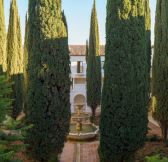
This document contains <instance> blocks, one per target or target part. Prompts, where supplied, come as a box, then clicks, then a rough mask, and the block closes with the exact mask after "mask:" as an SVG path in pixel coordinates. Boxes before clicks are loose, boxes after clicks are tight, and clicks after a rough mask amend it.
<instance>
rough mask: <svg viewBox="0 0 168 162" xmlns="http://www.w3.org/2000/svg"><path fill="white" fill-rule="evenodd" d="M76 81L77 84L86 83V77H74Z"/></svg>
mask: <svg viewBox="0 0 168 162" xmlns="http://www.w3.org/2000/svg"><path fill="white" fill-rule="evenodd" d="M74 83H75V84H86V79H85V78H74Z"/></svg>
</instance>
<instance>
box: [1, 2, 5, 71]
mask: <svg viewBox="0 0 168 162" xmlns="http://www.w3.org/2000/svg"><path fill="white" fill-rule="evenodd" d="M0 24H1V25H0V72H2V71H3V72H5V71H6V69H7V65H6V31H5V15H4V0H0Z"/></svg>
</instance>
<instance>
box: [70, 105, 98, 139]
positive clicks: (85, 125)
mask: <svg viewBox="0 0 168 162" xmlns="http://www.w3.org/2000/svg"><path fill="white" fill-rule="evenodd" d="M83 106H84V105H82V104H81V105H79V104H78V105H76V112H75V113H73V114H72V117H71V125H70V133H69V135H68V139H72V140H78V141H83V140H88V139H92V138H94V137H96V136H97V134H98V132H99V129H98V127H96V126H95V125H94V124H92V123H90V115H89V114H87V113H84V112H82V109H83Z"/></svg>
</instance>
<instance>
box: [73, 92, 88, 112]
mask: <svg viewBox="0 0 168 162" xmlns="http://www.w3.org/2000/svg"><path fill="white" fill-rule="evenodd" d="M85 105H86V98H85V96H84V95H82V94H78V95H76V96H75V97H74V110H75V111H76V107H77V106H81V107H82V110H83V111H84V110H85Z"/></svg>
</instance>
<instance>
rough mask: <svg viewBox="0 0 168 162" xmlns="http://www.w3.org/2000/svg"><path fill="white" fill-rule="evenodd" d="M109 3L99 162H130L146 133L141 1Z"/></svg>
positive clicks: (146, 77) (146, 81) (146, 78)
mask: <svg viewBox="0 0 168 162" xmlns="http://www.w3.org/2000/svg"><path fill="white" fill-rule="evenodd" d="M132 2H133V1H132V0H121V1H116V0H108V1H107V23H106V36H107V37H106V48H105V53H106V55H105V66H104V69H105V78H104V86H103V92H102V107H101V108H102V109H101V119H100V149H99V155H100V159H101V162H125V161H128V162H131V158H132V157H133V154H134V152H135V151H136V150H137V149H139V147H141V146H142V145H143V143H144V141H145V137H146V133H147V122H148V120H147V103H148V100H149V97H148V85H149V73H148V67H149V65H148V64H149V62H148V56H147V54H146V32H145V14H144V9H145V4H144V1H143V0H134V3H132Z"/></svg>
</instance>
